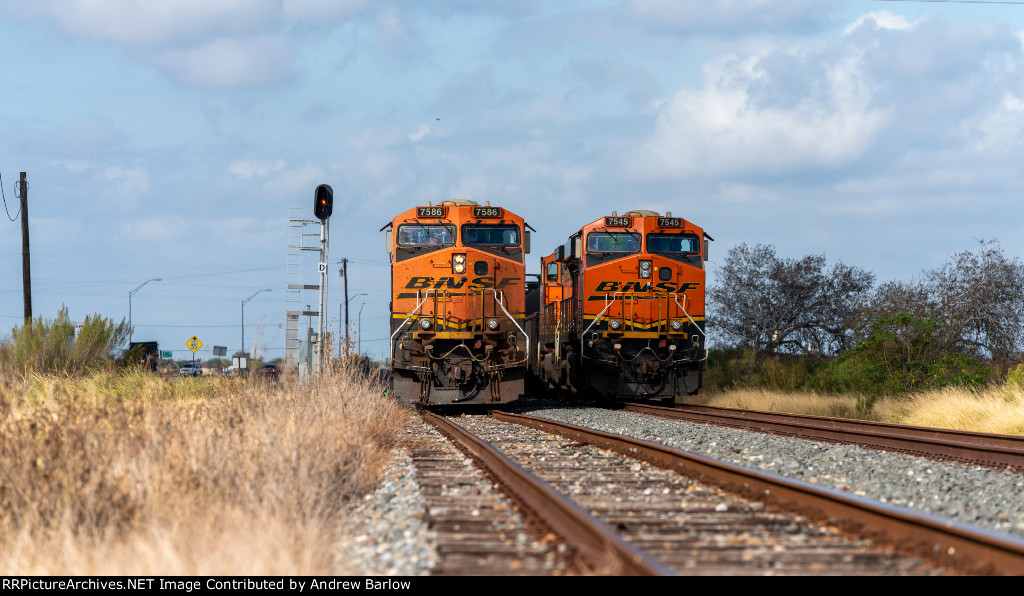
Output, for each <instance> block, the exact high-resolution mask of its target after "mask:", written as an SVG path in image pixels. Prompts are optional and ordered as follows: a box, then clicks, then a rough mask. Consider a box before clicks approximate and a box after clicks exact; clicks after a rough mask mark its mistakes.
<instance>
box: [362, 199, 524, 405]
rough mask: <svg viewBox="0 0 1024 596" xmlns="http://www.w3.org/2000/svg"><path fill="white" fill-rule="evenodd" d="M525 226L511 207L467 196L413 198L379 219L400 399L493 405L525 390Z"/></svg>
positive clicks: (396, 392)
mask: <svg viewBox="0 0 1024 596" xmlns="http://www.w3.org/2000/svg"><path fill="white" fill-rule="evenodd" d="M527 228H529V225H528V224H526V222H525V221H523V218H522V217H520V216H518V215H516V214H515V213H512V212H511V211H509V210H507V209H504V208H502V207H493V206H491V205H490V203H489V202H488V203H485V204H484V205H479V204H478V203H476V202H473V201H465V200H450V201H442V202H441V203H440V204H438V205H432V204H430V203H428V204H427V205H426V206H423V207H414V208H412V209H410V210H408V211H406V212H404V213H402V214H400V215H398V216H397V217H395V218H394V219H393V220H392V221H391V222H390V223H388V224H387V225H385V226H384V227H383V228H381V231H384V230H387V245H388V252H389V254H390V257H391V308H390V310H391V374H392V378H393V380H394V391H393V395H394V396H396V397H397V398H398V400H399V401H401V402H403V403H407V404H418V405H423V406H442V405H452V404H459V405H475V404H487V405H495V404H507V403H510V402H514V401H517V400H519V399H520V398H521V397H522V395H523V383H524V376H525V372H526V352H527V349H528V346H529V344H530V339H529V337H528V336H527V333H526V331H525V330H524V328H523V319H524V317H525V312H524V304H525V294H526V290H525V287H526V286H525V280H526V270H525V267H526V265H525V258H526V254H528V253H529V251H530V232H529V230H528V229H527ZM531 229H532V228H531Z"/></svg>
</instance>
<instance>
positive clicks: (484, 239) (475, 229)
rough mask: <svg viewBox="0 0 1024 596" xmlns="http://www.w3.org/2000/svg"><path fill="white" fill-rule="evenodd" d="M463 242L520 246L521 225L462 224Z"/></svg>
mask: <svg viewBox="0 0 1024 596" xmlns="http://www.w3.org/2000/svg"><path fill="white" fill-rule="evenodd" d="M462 244H464V245H466V246H470V245H473V244H476V245H480V244H483V245H487V246H519V226H515V225H509V224H490V225H482V224H466V225H464V226H462Z"/></svg>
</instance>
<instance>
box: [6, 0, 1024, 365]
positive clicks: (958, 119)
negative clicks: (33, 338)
mask: <svg viewBox="0 0 1024 596" xmlns="http://www.w3.org/2000/svg"><path fill="white" fill-rule="evenodd" d="M0 55H2V57H3V64H4V66H5V68H4V75H5V76H4V77H3V82H4V84H3V93H2V95H0V174H2V176H3V191H4V197H5V199H6V207H7V214H8V217H9V218H14V221H10V220H9V219H0V337H2V336H5V335H7V334H9V333H10V330H11V328H13V327H14V326H17V325H20V324H21V323H22V317H23V314H24V310H23V296H22V275H21V270H22V260H21V228H20V224H19V222H18V221H17V217H16V214H17V209H18V200H17V199H16V198H15V197H14V193H15V189H14V183H15V182H16V181H17V179H18V176H19V173H20V172H26V173H27V176H28V181H29V195H28V196H29V210H28V213H29V220H30V224H31V230H30V238H31V251H30V254H31V266H32V310H33V314H34V315H36V316H39V315H42V316H44V317H48V318H50V317H53V316H55V315H56V313H57V312H58V310H59V309H60V308H61V306H62V305H66V306H67V308H68V310H69V313H70V315H71V318H72V319H74V320H77V321H81V320H82V319H84V318H85V316H87V315H90V314H93V313H98V314H100V315H102V316H105V317H109V318H112V319H114V320H116V321H120V320H121V319H125V320H127V319H128V314H129V313H128V311H129V294H130V293H131V292H132V291H133V290H134V289H135V288H137V287H138V286H139V285H140V284H143V283H144V282H146V281H147V280H149V279H152V278H160V279H161V280H162V281H160V282H150V283H148V284H146V285H145V286H144V287H143V288H142V289H140V290H139V291H138V292H136V293H135V294H134V295H133V296H132V298H131V301H130V302H131V304H130V306H131V313H132V323H133V324H134V326H135V334H134V339H135V340H137V341H143V340H156V341H158V342H159V343H160V346H161V348H162V349H164V350H174V355H175V358H178V359H185V358H191V356H192V354H191V352H190V351H189V350H188V349H187V348H186V341H187V340H188V339H189V338H190V337H192V336H193V335H195V336H197V337H199V338H200V340H201V341H202V342H203V344H204V350H202V351H200V352H199V354H198V356H199V357H202V358H207V357H210V356H211V353H210V352H209V349H210V348H212V347H213V346H225V347H227V348H228V350H229V353H230V352H234V351H235V350H238V349H239V348H240V346H241V341H242V302H243V301H244V300H246V299H247V298H248V297H250V296H251V295H252V294H253V293H255V292H257V291H259V290H262V289H271V290H272V291H270V292H261V293H259V294H258V295H257V296H256V297H255V298H253V299H252V300H251V301H249V302H248V303H247V304H246V306H245V310H244V317H245V342H246V347H247V348H252V347H253V346H255V347H256V348H257V349H258V350H259V351H260V352H261V353H262V354H264V355H265V356H266V357H268V358H274V357H279V356H283V353H284V343H285V342H284V337H285V331H284V320H285V315H284V313H285V310H287V309H288V308H294V307H295V305H294V304H288V303H286V300H285V299H286V294H287V292H286V287H287V283H289V281H290V280H289V278H288V275H287V272H286V266H287V262H288V252H289V250H288V227H289V219H290V218H291V217H294V216H296V214H299V217H306V218H310V219H312V201H313V189H314V188H315V187H316V186H317V185H318V184H321V183H325V184H330V185H331V186H332V187H333V188H334V193H335V207H334V215H333V217H332V219H331V246H330V259H329V261H330V269H331V279H330V286H329V300H328V306H327V308H326V309H325V310H326V313H327V317H328V326H329V327H330V328H331V329H332V330H334V329H337V328H338V324H339V312H340V310H341V308H340V305H341V303H342V301H343V292H342V281H341V278H340V276H339V275H338V272H339V270H340V267H341V266H340V264H339V263H340V260H341V259H342V258H347V259H348V260H349V266H348V285H349V296H350V297H351V298H350V305H349V320H350V324H351V325H352V327H353V334H355V332H356V331H361V335H362V340H361V342H360V347H361V348H362V350H363V351H364V352H367V353H369V354H371V355H373V356H375V357H379V356H380V355H381V354H382V353H383V352H384V351H385V350H386V338H387V335H388V331H387V302H388V292H389V281H388V276H389V265H388V258H387V254H386V252H385V250H384V235H383V233H380V232H379V231H378V230H380V228H381V227H382V226H383V225H384V224H386V223H387V222H388V221H389V220H390V219H391V218H392V217H393V216H394V215H395V214H396V213H399V212H402V211H405V210H406V209H409V208H411V207H413V206H416V205H423V204H425V203H426V201H433V202H435V203H436V202H438V201H441V200H445V199H451V198H459V199H470V200H475V201H478V202H480V203H483V202H484V201H490V202H491V204H492V205H501V206H504V207H506V208H508V209H511V210H513V211H516V212H518V213H519V214H521V215H523V216H524V217H525V218H526V220H527V221H528V222H529V223H530V224H531V226H532V227H533V228H535V229H536V230H537V232H536V233H535V234H533V238H532V242H533V253H532V254H531V255H530V256H529V266H528V272H530V273H536V272H537V271H538V265H537V263H538V262H539V258H540V256H541V255H543V254H547V253H549V252H550V251H551V250H553V249H554V247H555V246H557V245H558V244H561V243H563V242H564V241H565V239H566V238H567V237H568V236H569V235H570V234H571V233H573V232H574V231H575V230H577V229H579V227H580V226H581V225H583V224H584V223H586V222H589V221H592V220H594V219H597V218H598V217H602V216H604V215H608V214H609V213H610V212H611V211H613V210H615V211H619V212H623V211H628V210H631V209H653V210H657V211H660V212H664V211H671V212H672V214H673V215H675V216H681V217H685V218H686V219H689V220H691V221H693V222H695V223H697V224H698V225H701V226H703V227H704V228H705V229H706V230H707V232H708V233H709V234H710V235H711V236H713V237H714V238H715V240H716V241H715V243H714V244H713V245H712V261H711V262H710V263H709V270H708V272H709V282H710V283H714V281H715V267H716V264H717V263H720V262H721V260H722V258H723V257H724V255H725V254H726V252H727V251H728V249H729V248H730V247H732V246H735V245H736V244H738V243H741V242H746V243H748V244H767V245H773V246H775V247H776V250H777V252H778V254H779V255H780V256H783V257H790V258H800V257H802V256H804V255H808V254H823V255H825V256H826V258H827V259H828V260H829V262H835V261H842V262H843V263H846V264H848V265H855V266H858V267H861V268H863V269H866V270H868V271H871V272H873V273H874V274H875V275H876V276H877V278H878V279H879V280H880V281H885V280H891V279H900V280H910V279H912V278H914V277H915V276H917V275H919V274H920V273H921V272H922V271H923V270H925V269H929V268H934V267H938V266H940V265H941V264H943V263H944V262H945V261H946V260H947V259H948V258H949V256H950V255H951V254H952V253H954V252H959V251H964V250H970V249H973V248H975V247H976V246H977V241H978V240H981V239H985V240H993V239H994V240H998V241H999V242H1000V244H1001V246H1002V248H1003V250H1004V252H1005V253H1006V255H1007V256H1009V257H1011V258H1020V257H1021V256H1022V255H1024V240H1022V237H1024V233H1022V232H1024V230H1022V227H1024V223H1022V222H1024V200H1022V199H1024V196H1022V189H1024V174H1022V172H1024V168H1022V167H1021V164H1022V163H1024V2H1021V3H1011V2H1002V3H996V2H985V3H969V2H899V1H885V0H874V1H872V0H834V1H833V0H720V1H718V2H706V1H699V2H698V1H691V0H617V1H612V0H605V1H598V0H593V1H583V0H575V1H573V0H570V1H565V0H560V1H557V2H555V1H546V0H493V1H489V2H488V1H483V0H433V1H425V0H424V1H413V0H377V1H370V0H174V1H171V0H35V1H33V2H23V1H20V0H0ZM311 255H312V253H307V254H306V255H304V256H303V259H302V264H303V268H302V271H301V272H300V273H299V275H298V277H301V278H302V282H304V283H315V282H316V277H317V274H316V260H317V259H316V258H315V257H313V256H311ZM360 294H361V295H360ZM317 300H318V298H317V295H316V293H315V292H306V293H304V295H302V296H301V298H300V302H301V303H302V304H301V308H303V309H304V308H305V304H311V305H315V304H316V303H317ZM360 313H361V314H360ZM304 320H305V319H304ZM314 327H315V322H314ZM355 337H356V336H355V335H353V339H355Z"/></svg>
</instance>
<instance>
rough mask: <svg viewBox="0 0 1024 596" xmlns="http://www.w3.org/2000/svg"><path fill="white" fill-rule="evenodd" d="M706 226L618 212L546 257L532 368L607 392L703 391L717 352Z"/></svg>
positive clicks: (560, 383) (533, 323)
mask: <svg viewBox="0 0 1024 596" xmlns="http://www.w3.org/2000/svg"><path fill="white" fill-rule="evenodd" d="M712 240H713V239H712V238H711V237H710V236H708V235H707V234H705V233H704V231H703V229H701V228H699V227H697V226H696V225H694V224H693V223H691V222H689V221H686V220H685V219H682V218H678V217H672V214H671V213H667V214H665V215H664V216H662V215H659V214H658V213H656V212H653V211H630V212H628V213H626V214H625V215H622V216H620V215H618V214H617V213H614V212H613V214H612V215H611V216H610V217H603V218H601V219H598V220H596V221H594V222H592V223H590V224H587V225H586V226H584V227H583V228H582V229H581V230H580V231H579V232H577V233H575V234H573V235H572V236H571V237H570V238H569V241H568V242H567V243H566V244H565V245H563V246H559V247H558V248H557V249H556V250H555V251H554V252H553V253H551V254H550V255H548V256H545V257H542V258H541V272H540V283H539V287H538V288H537V289H536V290H535V292H536V294H537V295H536V296H534V295H532V294H531V296H529V297H528V302H529V303H532V304H536V305H537V306H536V310H535V311H531V312H528V316H527V324H526V330H527V332H528V334H529V335H530V337H531V338H534V339H533V343H532V344H531V350H530V355H529V356H530V361H529V374H530V375H531V377H533V378H534V379H535V380H537V381H538V382H539V385H540V386H541V387H545V388H547V389H561V390H568V391H572V392H575V393H578V394H585V395H594V396H597V397H599V398H618V399H644V400H653V399H659V400H674V398H675V397H676V396H685V395H695V394H696V393H697V391H698V390H699V389H700V387H701V383H702V376H703V371H704V365H705V361H706V359H707V347H706V336H705V334H704V282H705V269H704V262H705V261H706V260H707V248H708V241H712Z"/></svg>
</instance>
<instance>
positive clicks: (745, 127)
mask: <svg viewBox="0 0 1024 596" xmlns="http://www.w3.org/2000/svg"><path fill="white" fill-rule="evenodd" d="M767 58H768V57H767V56H749V57H746V58H739V57H736V56H732V55H728V56H719V57H718V58H716V59H714V60H712V61H710V62H708V63H707V64H706V65H705V67H704V82H705V86H704V87H703V88H685V89H682V90H680V91H678V92H677V93H675V95H673V96H672V98H671V99H670V100H669V101H668V102H667V103H666V104H665V105H664V106H663V108H662V109H661V113H660V115H659V116H658V119H657V122H656V124H655V130H654V133H653V135H652V136H651V138H650V139H648V140H647V141H646V142H645V143H644V144H643V146H642V147H641V148H640V151H639V153H638V155H637V156H636V157H635V159H634V160H633V162H632V164H631V166H630V170H631V172H632V174H633V175H634V176H636V177H639V178H691V177H704V176H709V177H713V176H727V175H734V174H752V175H766V174H767V175H774V174H779V173H782V172H787V171H791V170H794V169H801V168H809V167H822V166H824V167H832V166H837V165H840V164H843V163H845V162H848V161H851V160H854V159H856V158H857V157H859V156H860V155H861V154H862V153H863V152H864V151H865V150H866V149H867V148H868V147H869V146H870V144H871V143H872V141H873V140H874V139H875V137H876V136H877V135H878V133H879V130H880V128H881V127H882V125H883V124H884V122H885V115H884V112H882V111H881V110H878V109H875V108H872V107H870V94H869V93H868V92H867V90H866V85H865V84H864V82H863V80H862V78H861V75H860V73H859V72H858V65H857V62H856V61H855V60H843V61H839V62H836V63H835V64H831V65H826V68H825V69H824V75H823V76H824V77H825V80H824V81H820V80H817V79H813V80H812V79H809V78H808V79H805V78H802V77H801V76H800V75H797V76H796V77H795V79H796V80H795V81H794V80H791V79H792V75H793V74H794V73H791V72H775V71H772V70H769V68H768V67H767V66H766V65H765V62H767V61H768V60H767ZM819 72H820V71H819ZM786 77H790V78H787V81H786V82H787V85H786V87H787V88H786V93H788V94H792V95H795V96H797V97H793V98H790V97H782V98H778V97H775V96H774V95H773V94H772V89H773V88H774V87H775V86H777V83H778V81H776V80H774V79H775V78H786ZM794 83H795V84H797V85H799V88H790V87H789V85H792V84H794Z"/></svg>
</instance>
